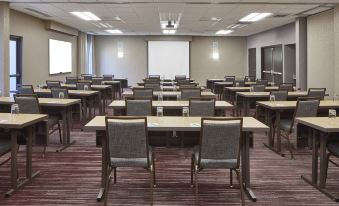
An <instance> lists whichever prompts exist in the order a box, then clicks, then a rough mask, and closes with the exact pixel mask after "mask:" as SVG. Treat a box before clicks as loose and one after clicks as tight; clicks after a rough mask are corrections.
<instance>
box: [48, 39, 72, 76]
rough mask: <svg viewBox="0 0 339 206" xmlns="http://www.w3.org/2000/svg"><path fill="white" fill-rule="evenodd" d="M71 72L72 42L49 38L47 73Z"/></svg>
mask: <svg viewBox="0 0 339 206" xmlns="http://www.w3.org/2000/svg"><path fill="white" fill-rule="evenodd" d="M70 72H72V43H71V42H65V41H59V40H55V39H49V74H60V73H70Z"/></svg>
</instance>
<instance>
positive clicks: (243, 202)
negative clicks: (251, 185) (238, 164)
mask: <svg viewBox="0 0 339 206" xmlns="http://www.w3.org/2000/svg"><path fill="white" fill-rule="evenodd" d="M235 172H236V173H237V176H238V181H239V184H240V198H241V205H242V206H244V205H245V199H244V185H243V182H242V175H241V171H240V170H239V169H236V170H235Z"/></svg>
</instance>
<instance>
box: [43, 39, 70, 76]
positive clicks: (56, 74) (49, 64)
mask: <svg viewBox="0 0 339 206" xmlns="http://www.w3.org/2000/svg"><path fill="white" fill-rule="evenodd" d="M50 40H55V41H63V42H67V43H70V44H71V54H72V57H71V71H70V72H59V73H54V74H51V70H50V68H51V59H50V50H51V48H50V46H51V45H50ZM72 73H73V44H72V42H70V41H64V40H59V39H52V38H49V39H48V75H49V76H58V75H65V74H72Z"/></svg>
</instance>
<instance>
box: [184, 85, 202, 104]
mask: <svg viewBox="0 0 339 206" xmlns="http://www.w3.org/2000/svg"><path fill="white" fill-rule="evenodd" d="M180 93H181V100H187V101H188V100H189V99H191V98H200V97H201V89H200V88H180Z"/></svg>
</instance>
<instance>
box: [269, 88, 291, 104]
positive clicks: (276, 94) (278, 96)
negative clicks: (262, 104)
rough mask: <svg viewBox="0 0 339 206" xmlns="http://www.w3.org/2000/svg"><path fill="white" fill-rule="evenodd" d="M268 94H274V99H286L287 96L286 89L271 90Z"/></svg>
mask: <svg viewBox="0 0 339 206" xmlns="http://www.w3.org/2000/svg"><path fill="white" fill-rule="evenodd" d="M270 95H274V97H275V101H286V100H287V97H288V91H287V90H279V91H271V92H270Z"/></svg>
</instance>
